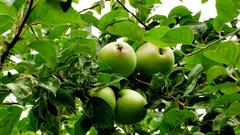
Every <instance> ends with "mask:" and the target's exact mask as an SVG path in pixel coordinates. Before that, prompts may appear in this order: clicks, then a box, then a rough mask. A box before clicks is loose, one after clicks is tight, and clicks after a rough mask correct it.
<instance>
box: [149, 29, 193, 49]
mask: <svg viewBox="0 0 240 135" xmlns="http://www.w3.org/2000/svg"><path fill="white" fill-rule="evenodd" d="M159 31H160V32H159ZM158 32H159V33H158ZM156 34H157V35H156ZM144 39H145V40H146V41H148V42H151V43H153V44H155V45H157V46H159V47H175V46H176V45H177V44H178V43H182V44H192V42H193V40H194V36H193V32H192V30H191V29H190V28H189V27H186V26H183V27H179V28H175V29H171V30H168V28H167V27H163V28H161V27H159V28H153V29H151V30H150V31H149V32H147V33H146V34H145V35H144Z"/></svg>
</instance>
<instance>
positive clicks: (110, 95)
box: [90, 87, 116, 112]
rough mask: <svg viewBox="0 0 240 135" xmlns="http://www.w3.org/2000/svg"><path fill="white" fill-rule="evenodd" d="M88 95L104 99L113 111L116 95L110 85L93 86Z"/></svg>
mask: <svg viewBox="0 0 240 135" xmlns="http://www.w3.org/2000/svg"><path fill="white" fill-rule="evenodd" d="M90 95H91V96H92V97H99V98H101V99H103V100H104V101H106V102H107V103H108V104H109V105H110V106H111V108H112V110H113V112H114V111H115V109H116V97H115V94H114V92H113V90H112V89H111V88H110V87H105V88H103V89H98V88H94V89H91V90H90Z"/></svg>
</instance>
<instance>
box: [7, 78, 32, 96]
mask: <svg viewBox="0 0 240 135" xmlns="http://www.w3.org/2000/svg"><path fill="white" fill-rule="evenodd" d="M6 86H7V87H8V88H9V89H10V90H11V92H12V93H13V94H14V96H16V97H17V98H19V99H25V98H27V97H28V96H30V95H31V94H32V88H31V86H32V83H31V80H30V79H29V78H26V79H22V80H20V81H18V82H16V83H13V82H12V83H8V84H7V85H6Z"/></svg>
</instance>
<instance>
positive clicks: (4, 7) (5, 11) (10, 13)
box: [0, 2, 17, 18]
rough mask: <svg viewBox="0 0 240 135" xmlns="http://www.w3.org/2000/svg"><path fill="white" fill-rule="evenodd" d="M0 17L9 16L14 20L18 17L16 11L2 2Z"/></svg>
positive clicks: (0, 4)
mask: <svg viewBox="0 0 240 135" xmlns="http://www.w3.org/2000/svg"><path fill="white" fill-rule="evenodd" d="M0 15H8V16H11V17H12V18H16V16H17V14H16V10H15V9H14V8H13V7H10V6H8V5H6V4H5V3H3V2H0Z"/></svg>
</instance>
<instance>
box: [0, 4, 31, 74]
mask: <svg viewBox="0 0 240 135" xmlns="http://www.w3.org/2000/svg"><path fill="white" fill-rule="evenodd" d="M32 5H33V0H30V1H29V5H28V10H27V12H26V15H25V16H24V18H23V21H22V23H21V25H20V26H19V28H18V30H17V33H16V34H15V36H14V38H13V39H12V41H11V42H10V43H9V44H8V45H7V48H6V50H5V51H4V52H3V54H2V56H1V60H0V64H4V62H5V60H6V59H7V57H8V55H9V53H10V50H11V49H12V48H13V47H14V45H15V44H16V43H17V41H18V40H19V38H20V35H21V33H22V30H23V28H24V25H25V23H26V21H27V18H28V17H29V15H30V13H31V9H32ZM1 70H2V67H0V71H1Z"/></svg>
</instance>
